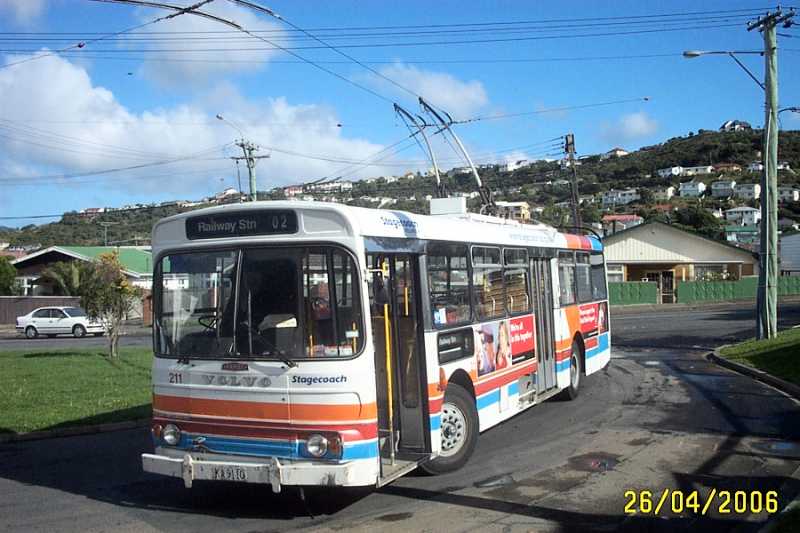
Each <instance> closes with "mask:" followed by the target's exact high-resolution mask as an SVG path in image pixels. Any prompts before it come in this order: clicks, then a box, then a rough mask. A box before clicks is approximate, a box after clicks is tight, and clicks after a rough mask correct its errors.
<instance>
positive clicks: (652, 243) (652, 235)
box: [603, 221, 758, 303]
mask: <svg viewBox="0 0 800 533" xmlns="http://www.w3.org/2000/svg"><path fill="white" fill-rule="evenodd" d="M603 245H604V254H605V258H606V265H607V266H606V271H607V273H608V280H609V281H650V282H653V283H656V285H657V287H658V293H659V302H660V303H673V302H675V287H676V282H677V281H679V280H681V281H693V280H698V279H705V277H706V276H708V275H709V274H712V273H713V274H721V275H724V274H728V275H731V276H733V277H735V278H742V277H743V276H752V275H755V274H758V259H757V258H756V256H755V255H754V254H753V253H751V252H749V251H747V250H743V249H741V248H737V247H735V246H732V245H730V244H727V243H723V242H718V241H715V240H712V239H708V238H706V237H703V236H701V235H698V234H696V233H692V232H689V231H684V230H682V229H679V228H677V227H675V226H671V225H669V224H664V223H662V222H655V221H653V222H648V223H647V224H640V225H638V226H635V227H632V228H630V229H627V230H624V231H621V232H617V233H616V234H613V235H608V236H606V237H605V238H604V239H603Z"/></svg>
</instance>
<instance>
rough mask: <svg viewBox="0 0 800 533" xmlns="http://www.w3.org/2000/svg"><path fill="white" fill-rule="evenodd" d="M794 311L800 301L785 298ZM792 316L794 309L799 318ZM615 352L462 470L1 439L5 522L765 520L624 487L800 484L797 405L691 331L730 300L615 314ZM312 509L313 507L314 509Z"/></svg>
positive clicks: (639, 523) (75, 525)
mask: <svg viewBox="0 0 800 533" xmlns="http://www.w3.org/2000/svg"><path fill="white" fill-rule="evenodd" d="M782 312H783V316H784V320H785V321H787V323H788V322H790V321H792V320H793V321H794V323H798V322H800V304H792V305H790V306H789V307H787V308H786V309H782ZM792 317H794V318H792ZM612 334H613V337H612V346H613V347H614V348H613V359H612V362H611V364H610V365H609V367H608V368H607V369H606V370H605V371H604V372H601V373H599V374H596V375H594V376H592V377H590V378H588V379H586V380H584V382H583V385H582V390H581V395H580V397H579V398H578V399H577V400H575V401H572V402H558V401H548V402H545V403H544V404H542V405H540V406H537V407H534V408H533V409H531V410H529V411H527V412H525V413H522V414H521V415H519V416H517V417H515V418H514V419H512V420H509V421H507V422H506V423H504V424H502V425H501V426H499V427H497V428H494V429H492V430H489V431H487V432H485V433H484V434H483V435H482V436H481V438H480V439H479V441H478V447H477V450H476V452H475V455H474V456H473V458H472V460H471V461H470V462H469V463H468V464H467V466H466V467H465V468H463V469H462V470H460V471H458V472H455V473H452V474H448V475H444V476H439V477H429V476H423V475H410V476H407V477H405V478H402V479H400V480H398V481H396V482H395V483H393V484H391V485H389V486H387V487H384V488H382V489H380V490H378V491H369V490H360V491H341V490H337V491H334V492H329V491H324V490H314V491H307V498H306V503H305V504H304V503H303V501H302V500H301V499H300V498H299V497H298V494H297V492H296V491H294V490H290V489H287V490H285V491H284V492H283V493H281V494H279V495H274V494H272V492H271V490H270V488H269V487H258V486H249V485H231V484H219V483H197V484H196V486H195V488H194V489H192V490H191V491H189V490H186V489H184V488H183V485H182V482H181V481H179V480H173V479H162V478H159V477H156V476H150V475H145V474H143V473H142V472H141V469H140V464H139V454H140V453H142V452H143V451H146V450H149V449H150V443H149V437H148V435H147V432H146V431H145V430H131V431H121V432H116V433H109V434H101V435H91V436H81V437H71V438H63V439H51V440H42V441H34V442H27V443H16V444H6V445H0V530H9V531H11V530H13V531H48V532H49V531H53V530H57V531H137V532H138V531H170V532H174V531H199V532H212V531H213V532H216V531H242V532H249V531H285V530H289V529H303V528H312V529H321V530H337V531H338V530H342V529H346V530H348V531H365V532H366V531H370V532H371V531H374V530H375V529H376V528H380V529H383V530H386V531H395V530H398V531H399V530H403V531H416V530H427V531H471V530H481V531H501V530H503V531H505V530H508V531H516V530H519V531H530V530H535V531H573V530H599V531H614V530H620V529H621V530H631V531H644V530H646V531H676V530H677V531H680V530H689V529H692V530H693V529H695V528H697V529H700V528H702V530H704V531H730V530H732V529H734V528H737V527H738V528H739V529H737V531H751V530H752V531H754V530H757V528H758V525H759V521H763V520H764V519H765V515H764V514H763V513H762V514H759V515H749V516H748V515H747V514H746V513H745V514H743V515H737V514H736V513H735V512H734V513H731V514H720V513H719V512H717V507H718V503H719V502H718V501H715V502H714V503H713V504H712V505H711V506H710V507H709V511H708V512H707V514H706V515H705V516H700V517H698V516H697V515H695V514H694V513H693V512H689V511H687V510H684V511H683V512H678V513H673V512H671V510H667V509H663V510H662V511H661V512H660V513H659V517H655V516H653V515H652V514H650V515H642V514H639V515H636V516H627V515H625V514H624V513H623V508H624V506H625V504H626V503H627V502H628V500H627V499H626V498H625V496H624V493H625V491H626V490H629V489H630V490H645V489H646V490H651V491H653V492H655V493H656V494H659V493H660V491H662V490H663V489H665V488H670V489H675V490H682V491H684V492H685V493H689V492H691V491H692V490H698V491H700V494H701V498H702V497H704V495H707V494H708V493H709V491H710V490H711V489H716V490H717V492H719V491H720V490H725V489H727V490H731V491H733V490H744V491H748V493H749V492H750V491H756V490H757V491H766V490H776V491H778V492H779V496H780V498H781V501H782V502H783V501H785V500H786V499H787V498H791V497H793V496H794V495H795V494H796V493H798V492H800V482H798V481H797V479H795V478H794V477H792V475H793V473H794V472H795V470H796V469H797V468H798V466H800V407H799V406H798V404H797V403H796V402H795V401H793V400H791V399H789V398H787V397H786V396H784V395H782V394H781V393H779V392H777V391H775V390H774V389H771V388H769V387H766V386H764V385H761V384H759V383H757V382H753V381H751V380H749V379H748V378H745V377H742V376H739V375H737V374H734V373H732V372H729V371H727V370H725V369H722V368H719V367H716V366H714V365H712V364H710V363H708V362H707V361H706V360H705V359H704V358H703V357H702V353H703V352H702V351H701V350H698V349H692V348H691V347H692V346H713V345H717V344H720V343H722V342H728V341H730V340H733V339H735V338H743V337H748V336H751V334H752V313H751V312H750V311H747V310H742V309H741V308H738V307H734V308H725V309H715V310H701V311H688V310H687V311H681V312H679V313H674V312H672V311H669V312H661V313H645V314H642V313H638V314H618V315H617V316H614V317H613V322H612ZM312 515H313V517H312Z"/></svg>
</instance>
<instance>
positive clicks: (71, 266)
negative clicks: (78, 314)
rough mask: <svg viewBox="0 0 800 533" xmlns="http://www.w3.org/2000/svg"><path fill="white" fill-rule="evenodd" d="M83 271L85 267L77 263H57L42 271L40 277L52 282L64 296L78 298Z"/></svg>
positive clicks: (83, 275)
mask: <svg viewBox="0 0 800 533" xmlns="http://www.w3.org/2000/svg"><path fill="white" fill-rule="evenodd" d="M85 271H86V267H85V266H83V265H82V264H81V263H78V262H77V261H59V262H58V263H53V264H52V265H50V266H49V267H47V268H45V269H44V270H42V273H41V275H40V277H41V278H42V279H45V280H47V281H50V282H52V283H53V285H55V287H56V291H57V292H58V293H60V294H62V295H64V296H80V295H81V288H82V284H81V280H82V278H83V277H85Z"/></svg>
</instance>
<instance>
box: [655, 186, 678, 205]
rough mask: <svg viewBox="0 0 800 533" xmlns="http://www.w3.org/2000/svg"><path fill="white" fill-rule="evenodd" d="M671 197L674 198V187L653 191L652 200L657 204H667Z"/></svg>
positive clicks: (659, 188)
mask: <svg viewBox="0 0 800 533" xmlns="http://www.w3.org/2000/svg"><path fill="white" fill-rule="evenodd" d="M673 196H675V187H673V186H672V185H668V186H666V187H656V188H654V189H653V198H655V199H656V201H658V202H669V200H670V199H671V198H672V197H673Z"/></svg>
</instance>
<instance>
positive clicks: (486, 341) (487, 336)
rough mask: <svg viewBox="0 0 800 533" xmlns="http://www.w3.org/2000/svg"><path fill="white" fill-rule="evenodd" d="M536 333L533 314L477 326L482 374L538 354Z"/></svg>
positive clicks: (480, 374) (479, 371) (477, 344)
mask: <svg viewBox="0 0 800 533" xmlns="http://www.w3.org/2000/svg"><path fill="white" fill-rule="evenodd" d="M535 341H536V332H535V327H534V321H533V316H532V315H528V316H522V317H517V318H510V319H506V320H498V321H496V322H489V323H487V324H483V325H480V326H477V327H476V329H475V358H476V362H477V367H478V375H479V376H485V375H486V374H489V373H491V372H495V371H497V370H503V369H504V368H508V367H509V366H511V365H513V364H515V363H519V362H521V361H526V360H528V359H531V358H533V357H535V355H536V354H535Z"/></svg>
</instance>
